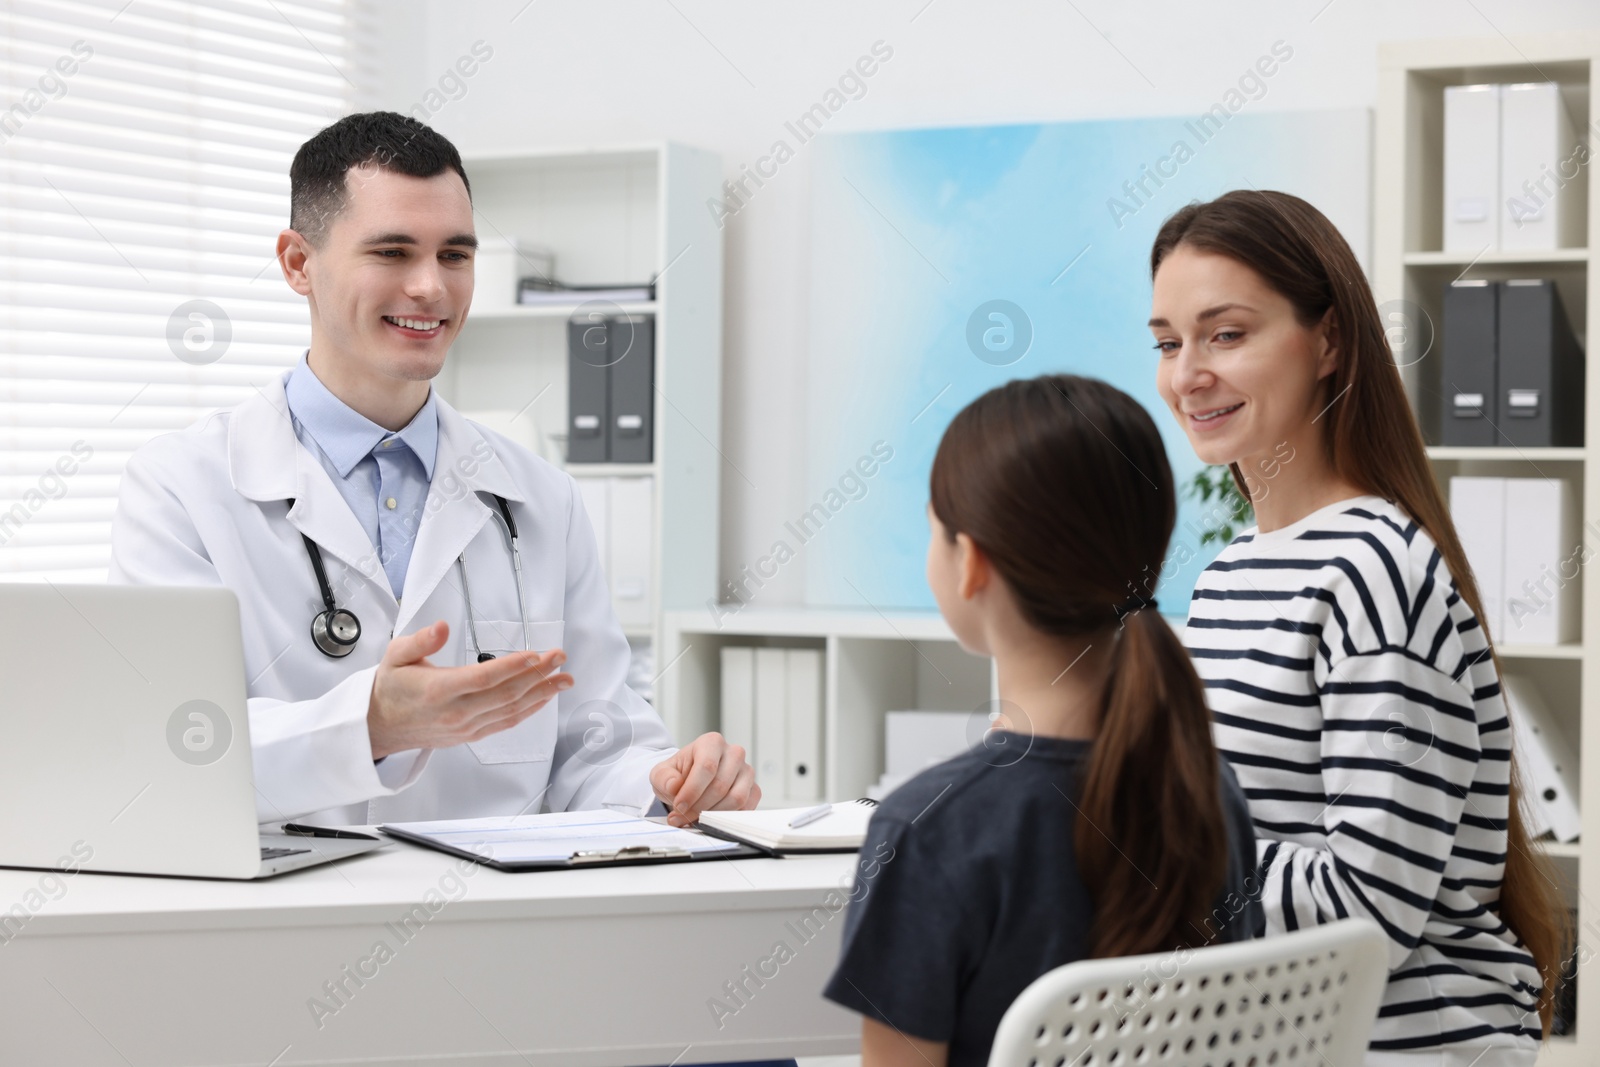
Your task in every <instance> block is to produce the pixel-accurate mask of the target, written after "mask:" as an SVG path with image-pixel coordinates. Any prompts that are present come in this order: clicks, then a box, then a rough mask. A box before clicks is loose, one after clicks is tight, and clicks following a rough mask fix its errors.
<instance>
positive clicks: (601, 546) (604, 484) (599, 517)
mask: <svg viewBox="0 0 1600 1067" xmlns="http://www.w3.org/2000/svg"><path fill="white" fill-rule="evenodd" d="M572 480H573V481H574V482H577V483H578V497H579V499H581V500H582V501H583V510H584V511H586V512H588V513H589V525H590V526H593V527H594V541H595V548H596V550H597V551H598V552H599V555H600V569H601V570H602V571H603V572H605V576H606V585H607V587H608V588H609V586H610V583H611V479H609V478H588V477H583V476H579V475H574V476H573V479H572ZM491 521H493V520H491Z"/></svg>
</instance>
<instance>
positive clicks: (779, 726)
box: [751, 648, 789, 799]
mask: <svg viewBox="0 0 1600 1067" xmlns="http://www.w3.org/2000/svg"><path fill="white" fill-rule="evenodd" d="M785 651H787V650H786V649H782V648H758V649H756V650H755V653H756V685H755V694H756V706H755V720H756V748H755V759H754V760H752V761H751V763H752V765H753V766H754V767H755V770H756V784H757V785H759V786H761V791H762V793H763V794H765V795H767V796H770V797H772V798H773V799H776V798H777V796H781V795H783V794H784V792H785V791H786V790H787V789H788V788H789V722H788V716H787V715H786V714H785V710H784V708H785V705H786V704H787V703H788V695H789V694H788V689H789V687H788V678H787V672H786V670H785V659H784V653H785Z"/></svg>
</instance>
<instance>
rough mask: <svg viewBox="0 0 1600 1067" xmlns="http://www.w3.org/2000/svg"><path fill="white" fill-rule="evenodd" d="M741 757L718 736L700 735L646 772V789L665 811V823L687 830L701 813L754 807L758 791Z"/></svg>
mask: <svg viewBox="0 0 1600 1067" xmlns="http://www.w3.org/2000/svg"><path fill="white" fill-rule="evenodd" d="M744 756H745V752H744V749H743V748H741V747H740V746H738V745H730V744H728V742H727V739H726V738H724V737H723V736H722V735H721V734H718V733H710V734H701V735H700V736H699V737H697V738H695V739H694V741H693V742H691V743H690V744H687V745H685V746H684V747H682V748H680V749H678V751H677V752H675V753H673V754H672V755H671V756H668V757H667V758H666V759H664V760H662V761H661V762H660V763H658V764H656V765H655V766H654V767H652V768H650V787H651V788H652V789H654V790H655V792H656V796H657V797H659V798H660V799H661V802H662V803H663V804H665V805H666V806H667V808H668V811H667V823H668V824H669V825H672V826H688V825H689V824H690V823H692V822H694V821H695V820H696V819H698V818H699V817H700V813H701V812H702V811H712V810H717V809H729V808H753V807H755V806H756V804H757V803H759V802H760V800H761V787H760V786H759V785H756V770H755V768H754V767H752V766H750V764H748V763H746V762H745V759H744Z"/></svg>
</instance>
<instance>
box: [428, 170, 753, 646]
mask: <svg viewBox="0 0 1600 1067" xmlns="http://www.w3.org/2000/svg"><path fill="white" fill-rule="evenodd" d="M464 163H465V165H466V170H467V176H468V178H469V179H470V180H471V182H472V193H473V209H474V211H473V213H474V217H475V222H476V225H477V232H478V237H479V239H480V240H482V241H485V242H487V241H490V240H495V239H505V238H515V239H517V240H519V241H521V242H524V243H525V246H526V244H538V245H542V246H544V247H547V248H549V249H551V250H552V251H553V253H554V256H555V274H556V277H557V278H559V279H560V280H561V281H562V282H564V283H566V284H569V285H607V284H623V283H643V282H648V281H649V280H651V279H652V278H656V279H657V286H656V295H655V299H654V300H651V301H631V302H621V303H618V304H616V305H614V309H615V310H616V311H620V312H623V313H628V314H648V315H653V316H654V317H655V366H654V371H655V406H654V411H653V421H654V439H653V448H652V458H651V461H650V462H649V463H602V464H594V463H574V464H566V463H565V461H564V457H563V449H562V446H561V441H562V440H563V439H564V438H563V437H562V436H561V435H564V434H565V433H566V432H567V326H566V324H567V320H568V319H569V318H570V317H571V316H572V315H573V313H574V312H575V311H576V310H577V309H578V308H579V306H580V304H581V301H578V300H574V301H573V302H572V303H571V304H555V305H530V306H518V305H510V306H499V305H496V304H494V303H493V302H492V301H491V300H490V299H488V298H487V297H486V296H485V294H483V293H482V292H480V293H479V294H478V295H477V297H476V299H475V301H474V303H475V304H482V305H483V306H481V307H474V308H473V310H472V311H471V312H470V313H469V315H468V317H467V324H466V327H465V329H463V331H462V333H461V336H460V338H459V339H458V340H457V342H456V344H455V347H454V348H453V349H452V351H451V354H450V358H449V360H448V361H447V362H446V364H445V370H444V372H443V373H442V374H441V375H440V376H439V378H438V381H437V384H438V388H439V391H440V393H441V394H442V395H443V396H444V398H445V399H446V400H448V401H449V402H450V403H451V404H453V405H454V406H455V407H456V408H457V409H459V410H460V411H462V412H463V413H465V414H467V415H468V416H469V417H473V418H479V419H481V421H483V422H485V423H487V424H488V425H490V426H491V427H492V428H494V429H496V430H499V431H501V432H503V433H506V434H508V435H509V436H511V437H513V438H514V439H517V440H519V441H521V442H522V443H524V444H526V445H528V446H529V447H530V448H532V449H533V450H534V451H535V452H537V453H538V454H539V455H542V456H544V457H545V458H546V459H548V460H550V461H551V462H554V463H556V464H557V465H559V466H563V467H565V469H566V470H567V472H568V473H570V474H572V475H573V476H574V477H577V478H599V477H647V478H650V479H652V481H653V498H654V503H653V508H652V511H653V513H652V515H651V520H650V524H649V529H648V530H647V531H644V535H645V536H647V537H648V538H649V558H650V564H649V579H648V581H647V582H646V583H645V584H646V586H647V588H646V590H645V593H644V596H645V597H646V598H647V600H648V605H647V606H641V605H639V604H638V603H637V599H638V598H637V597H636V596H635V597H631V598H630V599H631V601H632V603H631V604H629V605H627V609H628V610H627V611H626V613H625V612H624V611H623V610H620V609H621V608H623V607H624V605H623V602H622V600H620V599H619V600H618V606H619V616H623V615H625V614H626V615H628V616H632V617H633V618H634V620H635V621H632V622H626V623H625V625H624V630H625V632H627V634H628V638H629V640H630V642H632V643H633V644H634V645H635V647H636V648H638V649H641V650H642V646H644V645H646V644H648V645H649V646H650V649H651V651H652V652H655V651H656V650H659V649H660V648H661V640H660V638H661V634H660V622H661V614H662V612H663V610H666V609H672V608H687V607H689V606H691V605H695V604H703V603H704V602H705V600H706V599H707V598H708V597H711V596H714V595H715V592H716V568H717V542H718V506H719V500H720V491H719V490H720V477H721V463H722V459H721V456H720V453H719V451H718V449H719V447H720V445H719V442H720V437H721V424H722V407H721V403H722V393H721V383H722V234H721V232H720V231H719V230H718V229H717V227H716V225H715V223H714V222H713V221H712V219H711V217H710V215H709V213H708V212H707V211H706V209H705V204H706V201H707V200H708V199H715V198H716V197H717V196H718V188H719V186H720V184H721V182H722V165H721V161H720V160H719V158H718V157H717V156H716V155H714V154H712V153H709V152H704V151H700V150H698V149H694V148H689V147H686V146H684V145H680V144H673V143H656V144H642V145H624V146H619V147H612V148H598V149H596V148H583V149H574V150H558V149H550V150H535V151H527V152H516V153H505V154H496V155H482V156H468V157H466V158H465V159H464ZM534 273H535V270H534V269H533V267H532V266H531V265H530V264H529V263H528V262H522V263H520V264H519V269H518V275H519V276H525V275H533V274H534ZM502 302H503V301H502ZM607 310H613V309H612V308H608V309H607ZM528 566H530V567H534V568H537V567H538V566H539V562H538V561H537V560H529V561H528ZM616 592H617V591H616V590H615V589H614V590H613V593H614V596H615V594H616ZM656 662H657V663H658V664H659V663H660V662H663V661H661V660H659V659H658V660H656ZM653 673H654V671H652V672H651V674H653Z"/></svg>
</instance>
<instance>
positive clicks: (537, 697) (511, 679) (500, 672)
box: [367, 621, 572, 760]
mask: <svg viewBox="0 0 1600 1067" xmlns="http://www.w3.org/2000/svg"><path fill="white" fill-rule="evenodd" d="M449 636H450V626H449V624H447V623H445V622H443V621H440V622H436V623H434V624H433V625H432V626H428V627H424V628H423V629H421V630H418V631H417V632H416V633H412V634H406V635H404V636H403V637H396V638H394V639H392V640H391V641H390V642H389V647H388V648H386V649H385V650H384V653H383V662H382V663H380V664H378V672H377V675H376V676H375V677H374V678H373V681H372V697H371V700H370V701H369V702H368V705H367V733H368V734H369V735H370V736H371V738H372V758H373V759H375V760H377V759H382V758H383V757H384V756H387V755H390V754H391V753H394V752H404V751H406V750H408V749H413V748H449V747H451V746H452V745H459V744H461V743H463V742H465V741H477V740H478V739H480V738H484V737H488V736H489V735H490V734H494V733H499V732H500V731H501V730H509V729H511V727H513V726H515V725H517V723H519V722H521V721H522V720H524V719H526V718H527V717H528V716H530V715H532V714H533V713H534V712H536V711H538V710H539V709H540V708H542V707H544V706H545V705H546V704H548V703H549V702H550V698H551V697H553V696H555V695H556V694H557V693H559V692H561V690H563V689H567V688H569V687H571V685H572V675H570V674H564V673H560V671H561V665H562V664H563V663H565V662H566V660H567V654H566V653H565V652H563V651H562V650H561V649H559V648H554V649H550V650H548V651H546V652H542V653H534V652H515V653H511V654H509V655H504V656H500V657H498V658H496V659H491V660H488V661H486V662H483V663H471V664H468V665H466V666H464V667H436V666H434V665H433V664H431V663H429V662H428V659H427V657H428V656H431V655H432V654H433V653H435V652H437V651H439V650H440V649H441V648H443V647H444V643H445V641H446V640H447V639H448V638H449Z"/></svg>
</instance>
